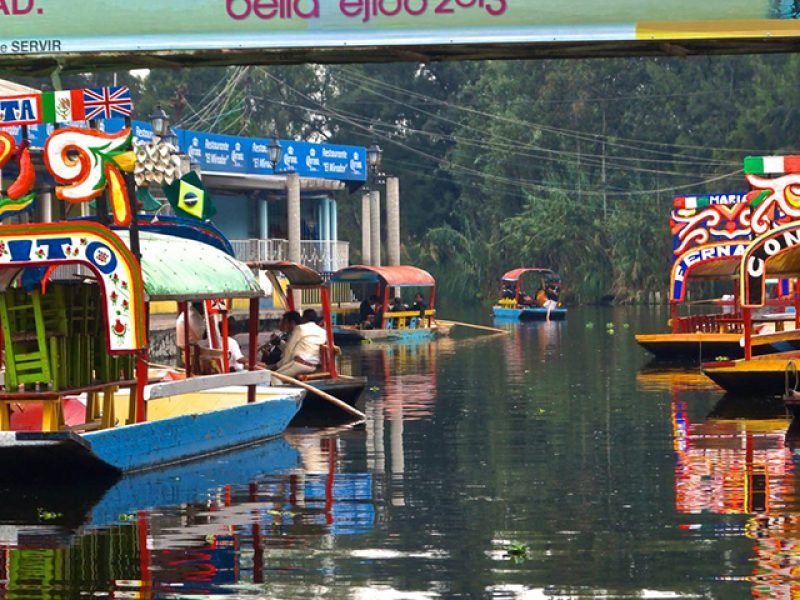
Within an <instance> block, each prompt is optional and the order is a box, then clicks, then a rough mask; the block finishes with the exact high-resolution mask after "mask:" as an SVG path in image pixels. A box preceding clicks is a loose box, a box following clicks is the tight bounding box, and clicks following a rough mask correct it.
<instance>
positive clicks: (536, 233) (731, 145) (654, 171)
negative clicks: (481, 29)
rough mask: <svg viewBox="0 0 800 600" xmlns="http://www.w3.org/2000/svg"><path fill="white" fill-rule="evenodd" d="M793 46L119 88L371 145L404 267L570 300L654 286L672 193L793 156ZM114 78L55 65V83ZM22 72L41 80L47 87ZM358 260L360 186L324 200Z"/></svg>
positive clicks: (796, 113) (731, 187) (451, 281)
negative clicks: (383, 176) (396, 221)
mask: <svg viewBox="0 0 800 600" xmlns="http://www.w3.org/2000/svg"><path fill="white" fill-rule="evenodd" d="M799 66H800V57H798V56H797V55H784V56H755V57H753V56H739V57H693V58H688V59H675V58H628V59H607V60H569V61H566V60H565V61H488V62H453V63H436V64H431V65H420V64H414V63H398V64H390V65H381V64H369V65H341V66H321V65H298V66H275V67H228V68H204V69H192V70H168V71H167V70H164V71H160V70H153V71H150V72H149V73H148V74H147V75H145V76H143V77H141V78H137V77H134V76H133V75H131V74H128V73H124V74H119V77H118V80H119V82H120V83H124V84H127V85H130V86H132V88H133V89H134V95H135V96H136V98H137V112H138V115H137V116H138V117H139V118H144V119H146V118H147V115H148V114H149V113H150V111H151V110H152V108H153V107H154V106H155V104H156V103H161V104H162V105H163V106H164V107H165V108H166V109H167V110H168V111H170V112H171V114H172V117H173V121H174V122H175V123H176V124H180V125H182V126H184V127H189V128H197V129H205V130H210V131H215V132H219V133H231V134H243V135H259V136H271V135H273V134H274V133H277V135H279V136H281V137H292V138H296V139H306V140H313V141H330V142H334V143H343V144H361V145H369V144H370V143H372V142H374V141H377V142H378V143H380V145H381V146H382V147H383V149H384V162H383V166H382V169H383V170H384V171H385V172H386V173H390V174H395V175H398V176H400V178H401V218H402V224H403V252H404V261H407V262H411V263H416V264H419V265H420V266H422V267H424V268H427V269H429V270H430V271H431V272H432V273H433V274H434V275H435V276H436V277H437V279H438V281H439V284H440V290H441V294H440V297H441V298H447V297H449V296H453V297H456V298H458V300H459V301H460V302H465V301H469V300H473V299H474V300H477V299H478V298H479V297H481V296H484V297H493V296H494V295H495V294H496V292H497V289H496V288H497V279H498V277H499V276H500V275H501V274H502V273H503V272H504V271H506V270H508V269H511V268H514V267H517V266H541V267H549V268H552V269H555V270H557V271H559V273H560V274H561V275H562V279H563V284H564V287H563V290H564V294H565V299H566V300H567V301H570V300H571V301H578V302H594V301H599V300H608V299H614V300H616V301H620V302H625V301H636V300H639V299H641V298H642V296H643V295H644V294H646V293H648V292H651V291H662V290H664V289H665V286H666V283H667V279H668V270H669V265H670V252H671V239H670V237H671V236H670V231H669V225H668V218H669V211H670V208H671V205H672V197H673V196H675V195H684V194H694V193H706V192H719V191H740V190H743V189H745V182H744V181H743V180H742V178H741V176H740V170H741V162H742V158H743V156H744V155H745V154H748V153H751V154H754V153H771V152H793V151H795V149H796V144H797V141H796V139H795V136H794V132H795V131H797V129H798V127H800V108H798V106H797V103H796V102H795V101H794V100H795V96H796V91H795V90H796V89H797V87H798V84H800V69H798V67H799ZM111 80H112V75H111V74H109V73H105V74H102V73H101V74H90V75H70V76H64V77H63V78H62V81H61V83H62V84H63V86H64V87H65V88H68V87H77V86H81V85H108V84H109V83H110V82H111ZM27 83H30V84H33V85H37V86H41V87H49V86H50V85H51V83H52V82H51V81H49V80H36V81H33V80H31V81H28V82H27ZM339 207H340V219H339V233H340V237H341V238H342V239H347V240H351V241H353V242H356V243H354V244H353V246H352V249H353V252H352V254H353V256H352V258H353V260H355V261H357V260H359V259H358V256H357V254H358V250H357V247H358V245H359V244H358V243H357V242H358V240H360V225H361V223H360V219H361V216H360V210H361V202H360V194H359V193H358V192H357V191H356V190H350V192H349V193H347V192H343V193H342V194H341V197H340V198H339Z"/></svg>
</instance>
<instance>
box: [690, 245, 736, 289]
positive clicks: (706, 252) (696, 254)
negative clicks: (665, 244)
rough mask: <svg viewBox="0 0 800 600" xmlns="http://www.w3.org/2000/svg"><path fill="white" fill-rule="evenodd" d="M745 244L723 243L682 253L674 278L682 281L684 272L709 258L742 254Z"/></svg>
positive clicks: (714, 258)
mask: <svg viewBox="0 0 800 600" xmlns="http://www.w3.org/2000/svg"><path fill="white" fill-rule="evenodd" d="M745 248H746V246H745V245H744V244H736V245H734V246H729V245H727V244H723V245H720V246H709V247H708V248H698V249H697V250H694V251H692V252H689V253H688V254H684V255H683V258H681V260H680V262H679V263H678V269H677V271H676V272H675V280H676V281H683V280H684V279H685V277H686V272H687V271H688V270H689V269H691V268H692V266H693V265H695V264H697V263H704V262H707V261H709V260H716V259H718V258H727V257H729V256H742V255H743V254H744V251H745Z"/></svg>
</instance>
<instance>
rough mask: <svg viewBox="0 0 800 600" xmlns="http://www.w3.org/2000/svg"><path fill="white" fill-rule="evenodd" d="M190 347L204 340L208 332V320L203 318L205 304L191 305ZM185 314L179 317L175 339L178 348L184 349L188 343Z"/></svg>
mask: <svg viewBox="0 0 800 600" xmlns="http://www.w3.org/2000/svg"><path fill="white" fill-rule="evenodd" d="M188 312H189V345H190V346H191V345H192V344H197V343H198V342H199V341H200V340H202V339H203V334H204V333H205V332H206V320H205V318H204V317H203V312H204V310H203V303H202V302H192V303H191V304H190V305H189V311H188ZM184 314H185V313H183V312H181V314H179V315H178V319H177V320H176V321H175V337H176V338H177V342H178V348H181V349H183V347H184V344H185V343H186V326H185V324H184Z"/></svg>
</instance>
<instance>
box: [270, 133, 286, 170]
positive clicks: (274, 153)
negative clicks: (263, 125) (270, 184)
mask: <svg viewBox="0 0 800 600" xmlns="http://www.w3.org/2000/svg"><path fill="white" fill-rule="evenodd" d="M267 153H268V155H269V162H270V164H271V165H272V171H273V173H276V172H277V171H278V168H277V167H278V163H279V162H280V161H281V154H283V148H281V143H280V142H279V141H278V138H277V137H273V138H272V141H271V142H270V143H269V144H267Z"/></svg>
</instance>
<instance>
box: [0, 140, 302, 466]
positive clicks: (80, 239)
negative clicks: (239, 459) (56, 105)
mask: <svg viewBox="0 0 800 600" xmlns="http://www.w3.org/2000/svg"><path fill="white" fill-rule="evenodd" d="M23 135H24V134H23ZM26 145H27V141H26V140H23V142H22V145H21V151H20V150H17V151H16V152H14V150H15V146H16V141H15V140H14V138H13V137H11V136H10V135H9V134H7V133H5V132H2V133H0V165H2V164H5V163H4V161H6V160H8V158H9V157H10V156H13V155H15V154H16V155H17V156H20V155H21V156H26V157H27V158H26V159H25V164H24V165H22V166H21V167H20V169H19V173H20V175H19V177H18V179H17V182H22V184H24V186H23V187H24V188H25V190H26V191H27V192H30V194H29V196H27V197H26V198H29V201H27V200H26V202H24V203H22V204H25V206H28V207H30V206H32V204H33V202H34V199H33V198H34V196H33V193H32V190H33V189H34V185H35V179H36V171H35V170H34V169H33V167H32V164H31V163H30V158H29V155H28V154H26V152H27V147H26ZM135 154H136V153H134V152H133V146H132V133H131V129H130V128H129V127H128V128H126V129H124V130H122V131H120V132H119V133H105V132H101V131H97V130H94V129H80V128H74V127H65V128H61V129H57V130H56V131H55V132H54V133H53V134H52V135H51V136H50V138H49V139H48V141H47V144H46V145H45V148H44V162H45V166H46V168H47V170H48V171H49V172H50V174H51V175H52V176H53V177H54V178H55V180H56V182H57V183H58V184H59V185H57V186H56V188H55V196H56V197H57V198H58V199H61V200H65V201H69V202H72V203H84V202H89V201H90V200H93V199H96V200H97V213H98V221H99V222H92V221H91V220H76V221H60V222H55V223H40V224H20V225H5V224H4V225H3V226H2V227H0V332H2V348H3V354H4V356H3V363H4V367H5V372H4V384H3V385H4V390H3V391H2V392H0V460H3V464H4V468H3V470H2V472H0V477H2V478H4V479H7V480H12V481H15V482H22V481H26V480H29V479H30V478H31V477H32V476H33V475H34V474H41V473H42V472H44V471H46V472H48V473H50V474H52V475H53V476H59V477H73V478H74V477H76V475H80V476H81V477H83V476H85V475H86V474H87V473H88V472H89V471H97V472H108V473H116V474H118V473H120V472H123V471H136V470H142V469H147V468H150V467H154V466H157V465H163V464H167V463H176V462H180V461H183V460H188V459H191V458H194V457H198V456H202V455H206V454H210V453H215V452H220V451H223V450H227V449H230V448H234V447H237V446H242V445H246V444H250V443H253V442H255V441H258V440H262V439H267V438H271V437H274V436H277V435H279V434H281V433H282V432H283V430H284V429H285V428H286V426H287V424H288V423H289V422H290V420H291V419H292V418H293V417H294V415H295V414H296V413H297V411H298V410H299V408H300V406H301V403H302V400H303V397H304V395H305V394H304V391H303V390H300V389H297V388H292V387H269V386H268V384H269V382H270V373H269V372H268V371H263V370H257V364H256V352H255V350H256V347H255V346H256V344H255V340H256V339H257V333H258V332H257V328H258V308H259V299H260V297H261V296H263V294H264V292H263V290H262V288H261V286H260V285H259V283H258V281H257V279H256V277H255V276H254V274H253V272H252V271H251V270H250V269H249V268H248V267H247V265H245V264H243V263H240V262H239V261H237V260H236V259H235V258H234V257H233V256H232V254H231V253H230V252H229V250H230V244H229V243H227V241H226V240H222V239H219V236H218V235H217V232H215V230H213V228H209V227H206V226H205V225H204V223H203V221H202V219H201V218H197V219H192V223H189V222H180V221H178V220H170V222H169V223H168V224H162V225H155V224H154V226H153V227H149V226H147V225H143V224H142V220H144V217H143V216H142V215H138V214H137V211H136V210H135V207H136V203H137V197H136V193H135V189H134V179H135V178H134V177H133V176H132V175H130V173H132V172H133V171H134V170H135V167H134V162H135V161H134V159H133V158H132V157H133V156H134V155H135ZM136 160H138V159H136ZM124 173H128V175H125V174H124ZM170 176H171V175H170ZM162 179H163V175H162ZM190 179H191V180H193V181H194V182H195V183H190V181H189V180H190ZM184 180H186V181H184ZM15 183H16V182H15ZM199 185H202V184H201V182H200V181H199V179H197V175H196V174H194V173H188V174H187V175H185V176H184V177H183V178H180V179H178V178H176V179H175V187H179V188H180V189H181V190H183V191H181V192H180V193H181V196H180V199H179V200H178V205H179V206H180V203H181V202H184V203H185V204H184V206H185V207H186V208H187V209H188V210H189V211H191V210H194V208H200V207H202V206H203V203H202V201H201V197H202V195H203V194H204V191H203V190H202V189H201V188H200V187H198V186H199ZM25 190H24V191H23V192H21V193H26V192H25ZM12 191H13V192H14V194H13V195H14V196H18V195H20V190H19V189H15V186H14V185H12V186H11V188H9V190H6V193H7V194H8V195H9V198H12V194H11V192H12ZM3 202H4V204H3V207H5V208H6V209H7V208H8V207H7V206H6V204H7V203H5V199H3ZM3 207H0V209H3ZM17 208H19V207H18V206H17V205H15V206H14V209H15V210H17ZM24 209H25V208H24V207H23V208H19V210H24ZM109 213H111V214H109ZM7 215H8V212H7V211H6V212H2V210H0V218H2V217H4V216H7ZM153 220H155V219H153ZM112 221H113V223H114V227H115V229H112V225H111V222H112ZM140 226H141V227H140ZM167 231H168V232H169V233H167ZM226 250H227V251H226ZM232 299H246V300H248V301H249V307H250V317H251V318H250V329H249V336H250V339H251V340H252V341H253V343H252V344H251V351H250V354H249V360H248V363H249V364H248V367H249V370H247V371H239V372H235V373H229V372H228V369H227V366H226V364H225V363H226V362H227V355H226V354H225V352H224V350H222V349H218V350H213V351H212V350H209V351H208V354H207V358H208V357H209V356H210V357H211V358H212V362H214V361H216V362H217V363H221V365H222V366H219V364H218V368H217V370H218V371H219V372H214V374H207V375H200V376H191V375H193V373H192V372H191V370H192V369H191V366H192V360H188V359H190V358H191V357H189V356H187V360H186V365H187V371H186V376H185V377H183V376H178V377H180V378H174V379H172V380H161V379H160V377H163V376H164V375H165V371H164V370H161V372H156V371H154V370H151V369H150V368H149V367H150V366H151V365H150V364H149V360H148V329H149V303H150V302H153V301H160V300H166V301H174V302H178V304H179V306H181V307H182V310H183V311H184V315H185V316H186V314H187V312H188V308H187V304H188V302H190V301H206V302H208V301H212V300H232ZM186 329H187V330H188V328H186ZM187 337H188V335H187ZM223 344H224V340H223ZM223 347H224V346H223ZM186 352H187V354H188V353H189V348H188V344H186ZM215 353H216V354H215ZM212 372H213V370H212Z"/></svg>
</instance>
